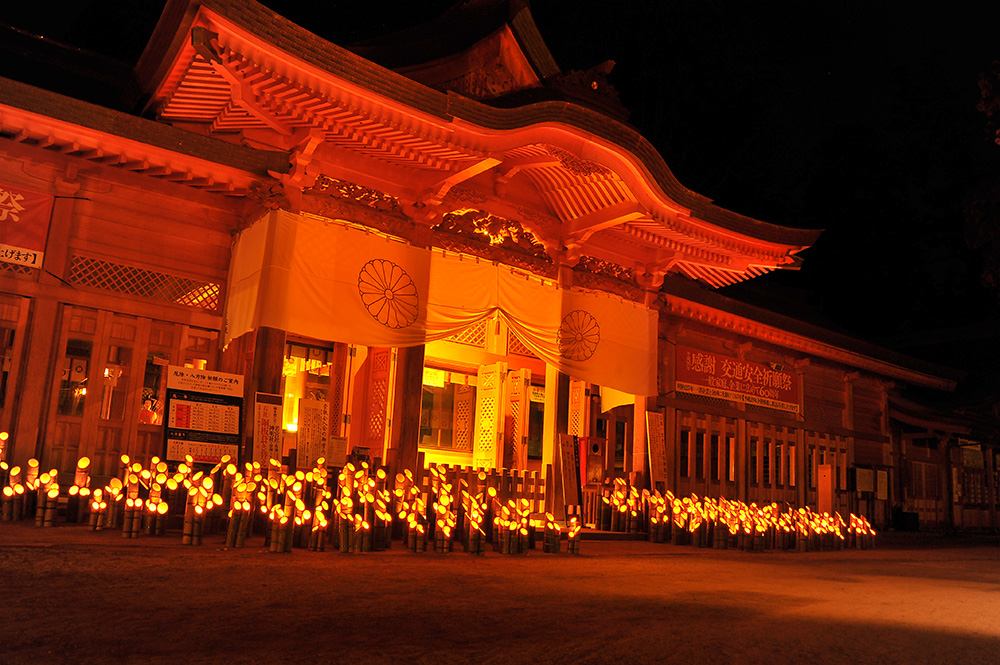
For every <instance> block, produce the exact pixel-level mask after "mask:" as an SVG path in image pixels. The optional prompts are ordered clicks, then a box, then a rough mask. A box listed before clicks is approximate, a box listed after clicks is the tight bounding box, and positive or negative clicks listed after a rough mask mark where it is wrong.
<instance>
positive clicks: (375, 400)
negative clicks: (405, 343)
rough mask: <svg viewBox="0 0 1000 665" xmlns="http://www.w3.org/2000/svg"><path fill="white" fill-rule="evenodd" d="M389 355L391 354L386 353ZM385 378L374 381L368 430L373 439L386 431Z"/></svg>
mask: <svg viewBox="0 0 1000 665" xmlns="http://www.w3.org/2000/svg"><path fill="white" fill-rule="evenodd" d="M386 355H389V354H386ZM387 383H388V382H387V381H386V380H385V379H377V380H375V381H372V401H371V421H370V422H369V424H368V431H369V432H370V434H371V438H372V439H377V438H379V437H381V436H382V433H383V432H384V431H385V396H386V384H387Z"/></svg>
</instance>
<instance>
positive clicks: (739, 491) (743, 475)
mask: <svg viewBox="0 0 1000 665" xmlns="http://www.w3.org/2000/svg"><path fill="white" fill-rule="evenodd" d="M749 445H750V444H749V443H748V441H747V419H746V418H745V417H740V418H738V419H737V420H736V498H737V499H739V500H740V501H747V496H748V491H749V482H748V481H749V479H748V478H747V473H748V470H747V467H748V466H749V465H748V464H747V449H748V447H749Z"/></svg>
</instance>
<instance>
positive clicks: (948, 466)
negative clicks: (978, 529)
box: [940, 439, 955, 531]
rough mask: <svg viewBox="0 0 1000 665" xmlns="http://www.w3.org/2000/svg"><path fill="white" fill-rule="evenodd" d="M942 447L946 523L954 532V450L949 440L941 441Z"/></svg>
mask: <svg viewBox="0 0 1000 665" xmlns="http://www.w3.org/2000/svg"><path fill="white" fill-rule="evenodd" d="M940 442H941V447H942V449H943V451H942V452H943V453H944V483H943V484H942V485H941V486H942V487H944V488H945V495H944V497H943V498H944V522H945V527H946V528H947V529H950V530H952V531H954V529H955V481H954V473H953V472H952V469H953V468H954V465H953V464H952V460H951V451H952V449H951V448H950V447H949V446H948V440H947V439H940Z"/></svg>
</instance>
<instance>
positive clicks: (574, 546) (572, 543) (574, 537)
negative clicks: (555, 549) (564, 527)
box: [566, 517, 582, 554]
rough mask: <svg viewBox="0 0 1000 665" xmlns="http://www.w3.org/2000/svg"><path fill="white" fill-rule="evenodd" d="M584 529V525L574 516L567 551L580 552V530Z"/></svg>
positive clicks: (570, 524)
mask: <svg viewBox="0 0 1000 665" xmlns="http://www.w3.org/2000/svg"><path fill="white" fill-rule="evenodd" d="M581 530H582V525H581V524H579V522H578V521H577V519H576V518H575V517H574V518H572V519H571V520H570V523H569V532H568V534H567V535H568V540H567V546H566V551H568V552H569V553H570V554H579V553H580V531H581Z"/></svg>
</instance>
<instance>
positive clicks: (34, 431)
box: [7, 298, 62, 467]
mask: <svg viewBox="0 0 1000 665" xmlns="http://www.w3.org/2000/svg"><path fill="white" fill-rule="evenodd" d="M59 309H60V307H59V303H57V302H56V301H54V300H50V299H47V298H46V299H41V298H36V299H35V300H33V301H32V303H31V320H30V323H29V324H28V330H29V333H28V343H27V344H26V345H25V346H26V351H25V362H24V373H23V374H24V380H23V381H22V382H21V386H20V395H19V396H18V397H19V399H18V404H17V416H16V424H15V425H14V427H13V430H14V431H13V432H12V434H11V441H9V442H8V445H9V446H10V450H9V451H8V453H7V460H8V461H9V462H10V464H11V466H14V465H18V466H21V467H24V466H25V464H26V463H27V461H28V459H30V458H31V457H35V458H38V459H41V455H42V437H43V436H44V426H43V423H44V422H45V416H46V413H47V412H48V409H47V407H48V406H49V404H48V400H45V399H39V396H40V395H49V394H50V393H51V392H52V391H51V390H50V389H49V386H50V385H51V382H52V381H54V380H58V377H57V376H56V374H57V372H56V367H55V358H58V356H59V354H60V353H61V351H62V350H61V349H53V344H54V343H55V342H56V341H57V340H58V331H59Z"/></svg>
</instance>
